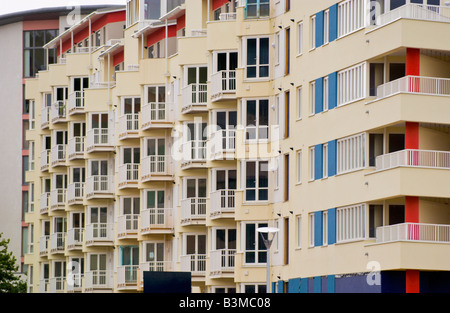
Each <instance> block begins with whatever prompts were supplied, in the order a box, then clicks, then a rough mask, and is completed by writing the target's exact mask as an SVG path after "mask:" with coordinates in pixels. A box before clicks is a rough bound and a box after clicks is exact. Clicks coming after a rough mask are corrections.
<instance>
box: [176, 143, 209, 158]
mask: <svg viewBox="0 0 450 313" xmlns="http://www.w3.org/2000/svg"><path fill="white" fill-rule="evenodd" d="M206 144H207V142H206V140H191V141H188V142H185V143H183V144H182V145H181V149H182V150H181V151H182V160H183V161H184V162H196V161H205V160H206V157H207V155H206Z"/></svg>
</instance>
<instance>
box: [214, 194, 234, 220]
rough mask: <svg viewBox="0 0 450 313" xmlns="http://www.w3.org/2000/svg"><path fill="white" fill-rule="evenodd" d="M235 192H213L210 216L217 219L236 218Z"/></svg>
mask: <svg viewBox="0 0 450 313" xmlns="http://www.w3.org/2000/svg"><path fill="white" fill-rule="evenodd" d="M235 191H236V190H234V189H233V190H231V189H230V190H229V189H222V190H217V191H213V192H211V196H210V216H211V219H216V218H234V209H235V202H236V200H235Z"/></svg>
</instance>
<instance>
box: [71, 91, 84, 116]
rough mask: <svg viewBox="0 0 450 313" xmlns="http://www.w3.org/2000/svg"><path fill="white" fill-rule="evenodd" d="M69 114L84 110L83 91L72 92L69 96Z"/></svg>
mask: <svg viewBox="0 0 450 313" xmlns="http://www.w3.org/2000/svg"><path fill="white" fill-rule="evenodd" d="M68 102H69V104H68V108H69V114H70V113H72V112H75V111H77V110H78V111H80V110H81V111H82V110H83V109H84V91H74V92H71V93H70V94H69V101H68Z"/></svg>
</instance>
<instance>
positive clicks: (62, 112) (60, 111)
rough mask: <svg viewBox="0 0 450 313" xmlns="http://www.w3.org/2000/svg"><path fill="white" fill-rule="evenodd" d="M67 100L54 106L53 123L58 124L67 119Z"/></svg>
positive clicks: (60, 101) (59, 101) (57, 102)
mask: <svg viewBox="0 0 450 313" xmlns="http://www.w3.org/2000/svg"><path fill="white" fill-rule="evenodd" d="M66 106H67V101H66V100H58V101H56V102H55V103H53V104H52V122H53V123H55V122H58V121H59V120H62V119H65V118H66Z"/></svg>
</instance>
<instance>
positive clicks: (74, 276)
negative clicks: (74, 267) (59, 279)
mask: <svg viewBox="0 0 450 313" xmlns="http://www.w3.org/2000/svg"><path fill="white" fill-rule="evenodd" d="M70 275H71V281H69V279H67V285H66V288H67V292H68V293H73V292H82V291H83V279H84V275H83V274H81V273H71V274H70Z"/></svg>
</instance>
